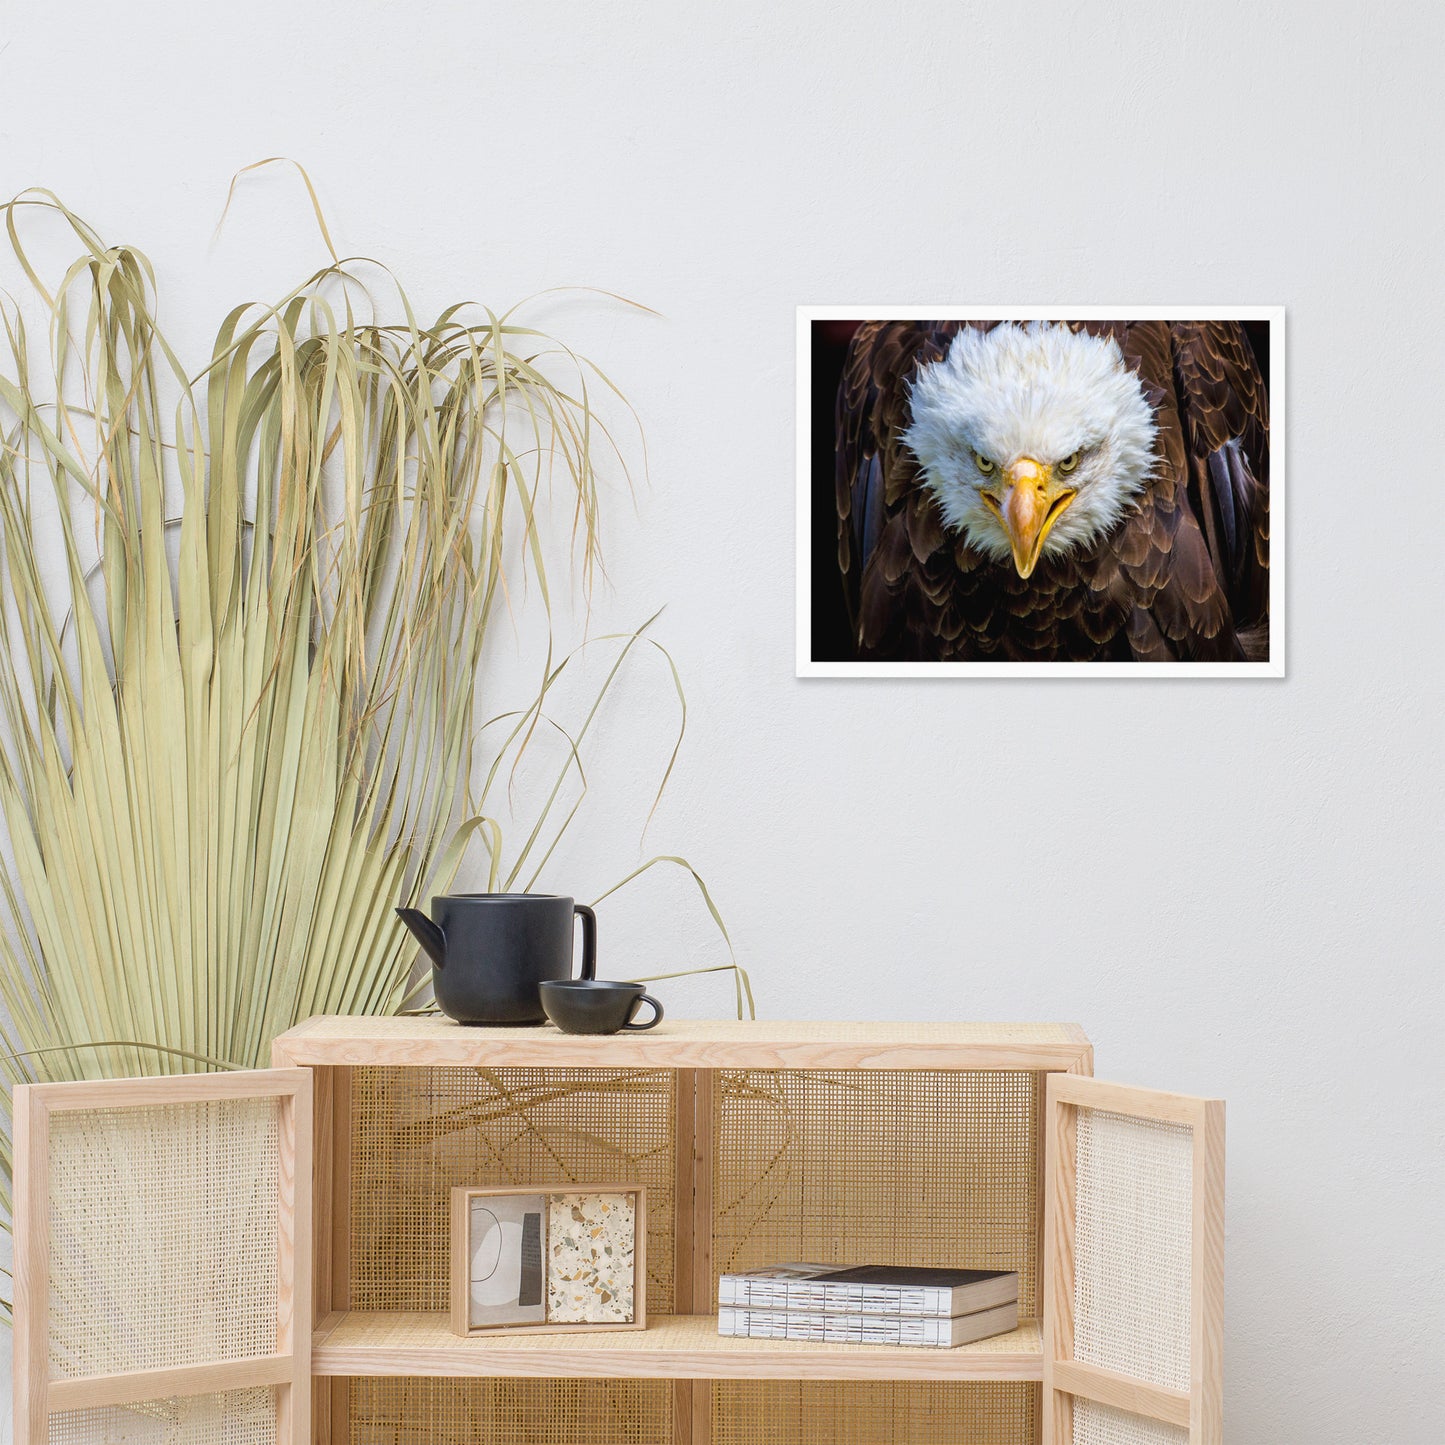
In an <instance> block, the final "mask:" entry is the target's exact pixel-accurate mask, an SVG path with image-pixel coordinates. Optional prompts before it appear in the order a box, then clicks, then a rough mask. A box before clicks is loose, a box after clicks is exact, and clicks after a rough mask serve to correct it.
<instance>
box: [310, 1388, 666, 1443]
mask: <svg viewBox="0 0 1445 1445" xmlns="http://www.w3.org/2000/svg"><path fill="white" fill-rule="evenodd" d="M349 1385H350V1409H349V1415H350V1421H351V1425H350V1431H349V1435H348V1442H349V1445H671V1442H672V1385H671V1383H670V1382H668V1381H666V1380H456V1379H415V1378H408V1377H404V1376H402V1377H392V1378H387V1379H365V1380H352V1381H350V1382H349ZM338 1445H339V1442H338Z"/></svg>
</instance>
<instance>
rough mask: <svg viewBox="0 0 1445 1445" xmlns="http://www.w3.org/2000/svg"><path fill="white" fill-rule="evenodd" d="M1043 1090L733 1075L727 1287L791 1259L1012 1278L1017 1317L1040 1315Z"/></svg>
mask: <svg viewBox="0 0 1445 1445" xmlns="http://www.w3.org/2000/svg"><path fill="white" fill-rule="evenodd" d="M1040 1077H1041V1076H1040V1075H1038V1074H1035V1073H1031V1072H1022V1071H1008V1072H1003V1071H964V1070H955V1071H939V1070H919V1071H896V1072H895V1071H887V1070H846V1071H825V1070H720V1071H719V1073H718V1075H717V1083H716V1086H715V1091H714V1105H713V1107H714V1123H713V1128H714V1140H715V1143H714V1149H713V1171H714V1174H713V1264H714V1274H715V1275H716V1274H718V1273H725V1272H727V1271H730V1270H738V1269H751V1268H755V1267H759V1266H762V1265H767V1264H777V1263H780V1262H781V1261H783V1260H819V1261H821V1262H823V1263H838V1264H844V1263H850V1264H861V1263H868V1264H917V1265H958V1266H962V1267H967V1268H976V1269H1013V1270H1017V1271H1018V1272H1019V1313H1020V1315H1023V1316H1032V1315H1036V1314H1037V1313H1038V1306H1037V1301H1038V1239H1039V1187H1040V1179H1039V1163H1040V1158H1039V1149H1040V1142H1039V1129H1038V1120H1039V1107H1040ZM710 1303H711V1304H715V1303H716V1300H715V1298H714V1300H713V1301H711V1302H710Z"/></svg>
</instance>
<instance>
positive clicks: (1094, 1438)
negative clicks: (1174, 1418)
mask: <svg viewBox="0 0 1445 1445" xmlns="http://www.w3.org/2000/svg"><path fill="white" fill-rule="evenodd" d="M1074 1445H1189V1432H1188V1431H1187V1430H1182V1429H1180V1428H1179V1426H1177V1425H1166V1424H1165V1423H1164V1422H1163V1421H1162V1420H1148V1419H1146V1418H1145V1417H1144V1416H1143V1415H1131V1414H1130V1413H1129V1412H1128V1411H1127V1410H1116V1409H1114V1408H1113V1406H1111V1405H1100V1404H1098V1403H1097V1402H1096V1401H1094V1400H1081V1399H1076V1400H1075V1401H1074Z"/></svg>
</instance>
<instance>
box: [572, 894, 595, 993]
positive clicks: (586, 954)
mask: <svg viewBox="0 0 1445 1445" xmlns="http://www.w3.org/2000/svg"><path fill="white" fill-rule="evenodd" d="M573 911H574V912H575V913H576V914H577V916H578V917H579V918H580V919H581V920H582V972H581V973H580V974H578V975H577V976H578V977H579V978H596V977H597V915H596V914H595V913H594V912H593V911H592V910H591V909H590V908H589V907H588V906H587V905H586V904H585V903H578V904H576V905H574V909H573Z"/></svg>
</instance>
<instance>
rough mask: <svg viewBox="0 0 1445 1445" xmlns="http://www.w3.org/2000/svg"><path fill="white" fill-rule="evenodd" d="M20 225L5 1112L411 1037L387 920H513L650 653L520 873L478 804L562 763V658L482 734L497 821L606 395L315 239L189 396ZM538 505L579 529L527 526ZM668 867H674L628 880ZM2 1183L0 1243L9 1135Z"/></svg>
mask: <svg viewBox="0 0 1445 1445" xmlns="http://www.w3.org/2000/svg"><path fill="white" fill-rule="evenodd" d="M303 174H304V173H303ZM307 187H308V190H309V188H310V182H309V180H308V181H307ZM311 194H312V203H313V205H315V194H314V192H312V193H311ZM36 208H40V209H43V210H44V211H45V212H46V213H47V214H48V216H49V217H50V218H51V219H52V220H54V219H56V218H59V219H60V220H61V221H62V222H63V223H64V224H65V225H66V226H68V228H69V230H70V232H71V233H73V236H74V238H75V240H76V241H77V242H78V250H79V257H78V259H77V260H76V261H75V263H74V264H73V265H72V266H71V267H70V269H69V270H68V272H67V273H66V274H65V276H64V278H63V280H62V281H61V283H60V284H59V286H58V287H56V288H55V289H53V290H52V289H49V288H47V286H46V285H45V284H44V282H43V281H42V279H41V277H40V275H39V274H38V272H37V269H36V267H35V265H34V264H33V263H32V260H31V257H30V254H29V253H28V251H27V248H26V245H25V244H24V242H23V241H22V233H23V232H24V231H25V227H26V224H28V222H29V221H31V220H33V219H34V218H35V211H36ZM3 214H4V218H5V224H6V232H7V236H8V239H9V244H10V248H11V250H12V252H13V255H14V257H15V259H16V261H17V262H18V264H19V268H20V271H21V272H22V273H23V276H24V278H25V279H26V281H27V282H28V285H29V288H30V289H31V292H32V293H33V294H32V295H31V297H30V298H28V300H27V301H26V303H25V305H16V304H14V303H11V304H7V305H5V306H4V307H3V324H4V330H5V340H6V342H7V343H8V357H6V359H5V362H4V363H3V364H0V428H3V447H0V813H3V819H4V826H5V832H6V835H7V845H8V849H9V852H10V854H11V859H10V861H9V862H8V866H6V867H5V868H4V869H3V870H0V888H3V919H0V1006H3V1012H4V1018H3V1020H0V1048H3V1053H4V1058H3V1061H0V1063H3V1069H4V1072H5V1075H6V1077H7V1078H8V1080H9V1081H10V1082H11V1083H15V1082H22V1081H26V1080H32V1079H36V1078H68V1077H82V1076H94V1075H96V1074H132V1073H153V1072H161V1071H175V1070H188V1069H204V1068H213V1067H227V1066H230V1067H252V1066H257V1065H263V1064H264V1063H265V1062H266V1061H267V1057H268V1052H269V1043H270V1040H271V1038H272V1037H273V1036H274V1035H275V1034H277V1033H279V1032H280V1031H282V1030H284V1029H286V1028H288V1027H289V1026H291V1025H292V1024H293V1023H294V1022H296V1021H297V1020H299V1019H302V1018H305V1017H307V1016H309V1015H311V1014H316V1013H387V1012H394V1011H397V1010H400V1009H402V1008H405V1007H408V1006H413V1005H420V1004H424V999H423V997H422V996H421V994H419V992H418V990H417V989H416V988H410V989H409V986H408V979H409V976H410V975H411V971H412V966H413V960H414V958H415V954H416V949H415V945H414V943H412V942H411V940H410V939H409V937H408V936H407V935H406V934H405V932H404V930H403V929H402V928H401V927H400V925H399V924H398V923H397V921H396V920H395V918H394V916H393V914H392V907H393V905H394V904H395V903H397V902H398V901H402V900H407V899H413V898H425V897H426V896H428V895H429V894H430V893H432V892H436V891H443V890H444V889H445V888H446V886H447V885H448V883H449V881H450V880H451V879H452V878H453V876H454V875H455V873H456V871H457V868H458V866H459V864H460V862H461V859H462V854H463V850H464V849H465V848H466V847H467V845H468V842H469V840H472V839H476V840H478V841H479V842H480V843H481V844H482V845H483V846H485V848H486V849H487V851H488V853H489V855H490V881H491V884H492V885H493V886H494V887H500V886H505V887H519V886H529V885H531V884H533V883H534V882H535V881H536V880H537V877H538V875H539V873H540V872H541V871H542V869H543V868H544V867H545V865H546V863H547V861H548V859H549V858H550V857H551V855H552V850H553V849H554V848H555V847H556V843H557V839H558V838H559V837H560V836H561V834H562V833H563V832H565V831H566V829H567V827H568V826H569V825H570V824H571V822H572V820H573V818H574V817H575V815H576V807H577V802H578V801H579V799H580V794H581V792H582V791H585V778H584V776H583V774H582V757H581V751H580V750H581V746H582V741H583V738H584V736H585V734H586V731H587V729H588V728H589V727H590V726H591V724H592V719H593V717H594V716H595V714H596V711H597V707H598V706H600V704H601V702H602V700H603V697H604V696H605V694H606V692H607V690H608V689H609V688H610V686H611V684H612V680H613V678H614V677H615V676H616V672H617V668H619V667H621V666H622V665H623V663H624V661H625V659H626V657H627V656H628V655H629V653H631V651H632V650H633V649H634V648H635V647H636V646H638V645H655V644H652V643H651V642H650V639H647V638H645V637H644V636H643V631H642V630H639V632H637V633H634V634H631V635H629V636H626V637H623V638H621V639H612V640H610V642H611V645H613V646H614V647H615V649H616V651H617V653H618V656H617V658H616V666H614V667H613V669H612V671H611V672H610V673H609V674H608V676H607V679H606V681H605V682H604V684H603V685H602V688H601V694H600V695H599V696H598V697H597V699H596V703H595V704H594V705H593V708H592V711H591V712H590V713H588V715H587V717H586V718H585V719H584V721H583V723H582V726H581V727H580V728H578V729H572V730H562V729H560V728H557V731H558V732H560V734H561V736H563V737H565V739H566V746H565V753H566V756H565V758H564V760H563V762H562V764H561V767H560V769H559V772H558V776H557V781H556V785H555V786H554V787H553V788H552V789H551V791H550V795H549V796H546V797H545V798H544V799H543V801H542V803H541V805H540V807H539V808H538V811H537V815H536V820H535V824H534V826H533V827H531V828H530V829H528V830H527V836H526V837H525V838H524V839H523V840H522V843H521V845H520V847H518V848H517V849H516V850H515V852H514V855H513V856H512V857H511V858H510V859H508V858H507V856H506V853H505V850H504V847H503V838H502V833H501V828H500V825H499V824H498V823H497V822H495V821H494V820H492V819H491V818H490V817H489V816H488V813H487V798H488V795H489V794H490V792H491V790H492V789H494V788H496V787H498V786H500V785H501V783H502V781H504V780H505V778H506V776H507V769H508V764H507V761H506V760H507V759H508V758H511V759H512V760H513V762H515V759H516V756H517V754H518V752H519V750H521V749H523V748H525V747H526V745H527V744H528V741H529V740H530V739H531V738H533V737H534V736H535V735H536V734H537V733H538V732H539V730H541V731H545V732H551V731H552V730H553V729H554V728H556V727H557V725H556V724H554V723H553V722H552V721H551V720H550V719H549V717H548V713H547V703H548V696H549V693H550V691H551V689H552V687H553V685H554V684H555V683H556V681H557V679H558V677H559V676H560V674H561V672H562V671H563V670H564V669H565V668H566V667H567V666H568V665H569V663H568V661H567V660H564V661H562V662H560V663H557V664H556V665H554V664H553V661H552V659H551V656H550V653H549V656H548V658H547V665H546V668H545V669H544V670H543V671H542V673H541V676H542V678H543V681H542V683H541V685H540V687H539V691H538V694H537V696H536V697H535V698H534V699H533V700H532V702H531V703H530V704H529V705H527V706H526V707H524V708H522V709H521V710H520V711H518V712H517V713H515V714H512V715H509V716H504V718H503V719H502V720H501V723H500V726H502V728H503V729H504V730H505V731H506V732H507V733H508V736H507V738H506V742H505V743H504V744H503V746H502V747H500V748H499V749H497V752H496V757H495V759H494V761H493V763H492V766H491V769H490V771H489V773H488V774H487V776H486V779H485V783H484V786H483V788H482V790H481V796H480V797H473V796H471V794H470V779H471V775H472V768H473V749H474V743H475V738H476V734H477V732H478V726H477V688H476V685H475V683H476V677H477V674H478V671H479V668H480V667H481V665H482V661H483V652H484V647H485V643H486V639H487V637H488V633H489V629H491V628H493V627H494V626H495V625H496V621H497V618H498V615H499V613H500V614H501V615H503V616H505V611H506V606H507V597H508V594H509V591H511V590H515V588H516V585H517V582H518V581H519V580H520V578H522V577H524V576H525V578H526V579H527V582H528V585H529V586H531V587H534V588H535V589H536V592H537V593H539V594H540V597H541V599H542V602H543V605H545V606H547V607H548V608H549V613H550V593H549V580H548V576H547V569H546V567H545V565H544V555H545V554H546V548H545V547H544V542H545V541H548V540H550V539H548V538H545V537H544V536H543V534H542V527H543V521H542V518H543V515H544V510H545V511H546V512H547V514H548V515H556V514H557V512H558V511H559V510H560V511H561V513H562V515H563V517H564V525H565V517H566V515H567V514H568V513H569V512H570V514H571V517H572V536H571V541H570V548H571V550H570V553H569V554H568V555H569V556H570V558H571V562H572V564H573V566H574V568H575V571H576V575H577V576H578V577H579V578H580V579H581V581H582V583H583V584H584V586H587V585H590V582H591V580H592V578H593V577H594V576H595V575H596V568H597V565H598V557H599V552H598V539H599V498H598V485H597V472H596V470H595V461H594V458H595V457H596V455H597V454H598V453H599V452H603V453H607V454H609V455H610V456H611V457H612V458H613V459H615V460H617V461H619V462H620V461H621V453H620V451H619V449H618V448H617V447H616V446H615V445H614V444H613V440H612V437H611V435H610V434H609V432H608V431H607V429H606V427H605V426H604V425H603V424H602V422H601V420H600V419H599V417H598V416H597V415H596V413H595V412H594V409H593V405H592V394H593V391H594V390H596V389H601V390H604V391H607V392H609V393H612V392H613V391H614V389H613V388H612V387H611V384H610V383H609V382H608V381H607V379H606V377H605V376H603V375H602V373H601V372H599V371H598V370H597V369H596V368H595V367H592V366H591V365H590V364H589V363H588V362H586V361H584V360H582V359H581V358H579V357H577V356H575V355H573V354H572V353H571V352H570V351H569V350H567V348H565V347H563V346H560V345H559V344H558V343H556V342H554V341H552V340H551V339H549V338H548V337H546V336H544V335H542V334H541V333H540V332H538V331H536V330H534V329H532V328H531V327H529V326H527V325H525V324H524V323H523V322H522V320H521V319H520V318H519V317H518V315H517V313H516V312H515V311H513V312H507V313H503V314H496V313H493V312H491V311H489V310H485V309H481V308H472V307H461V306H456V307H449V308H448V309H447V310H445V311H443V312H442V313H441V314H440V315H439V316H438V317H437V318H436V319H435V320H433V321H431V322H430V323H428V324H422V323H421V322H420V321H418V319H417V318H416V316H415V315H414V314H413V311H412V308H411V306H410V304H409V303H408V301H407V298H406V295H405V293H404V292H403V291H402V290H401V288H400V287H399V286H398V285H396V284H395V283H394V282H393V281H391V280H390V279H389V278H388V279H387V286H388V294H387V297H386V304H385V305H382V304H381V303H379V302H377V301H376V299H375V298H374V297H373V295H372V293H371V291H370V290H368V288H367V286H365V285H363V282H362V279H361V276H362V273H363V272H364V273H365V275H366V276H367V277H368V278H369V279H370V280H371V282H372V283H373V284H374V283H375V277H376V275H378V274H383V273H380V272H379V271H378V269H377V268H375V267H373V266H370V265H362V264H360V263H346V262H343V261H341V260H340V259H339V258H338V257H337V256H336V252H335V250H334V248H332V247H331V241H330V237H329V235H328V234H327V232H326V228H325V222H324V219H323V218H322V216H321V212H320V209H319V206H318V207H317V208H316V217H317V220H318V223H319V224H320V226H321V231H322V235H323V237H324V238H325V240H326V244H327V246H328V248H330V249H331V255H332V261H331V263H330V264H329V265H327V266H325V267H323V268H322V269H320V270H318V271H317V272H316V273H315V274H314V275H313V276H311V277H310V279H309V280H307V281H306V282H305V284H303V285H302V286H300V287H298V288H297V289H296V290H295V291H293V292H292V293H291V294H289V295H287V296H286V297H284V298H283V299H282V300H281V301H280V302H278V303H276V304H275V305H272V306H240V307H237V308H236V309H235V310H234V311H232V312H231V313H230V314H229V315H228V316H227V317H226V318H225V321H224V323H223V324H222V326H221V328H220V331H219V333H218V335H217V337H216V340H215V345H214V349H213V352H212V355H211V357H210V360H209V362H208V364H207V365H206V366H205V367H204V368H202V369H201V370H200V371H199V373H198V374H194V375H193V374H190V373H189V372H188V371H187V370H186V368H185V366H184V365H183V363H182V361H181V359H180V358H179V357H178V356H177V355H176V353H175V352H174V351H173V350H172V348H171V346H170V345H169V344H168V343H167V341H166V339H165V337H164V335H163V333H162V331H161V329H160V326H159V325H158V322H157V306H156V282H155V276H154V274H153V271H152V268H151V266H150V264H149V263H148V262H147V260H146V258H145V257H144V256H143V255H142V254H141V253H140V252H139V251H136V250H134V249H132V248H130V247H127V246H115V247H112V246H108V245H106V244H105V243H104V242H103V241H102V240H101V238H100V237H99V236H98V235H97V234H96V232H95V231H94V230H93V229H92V228H91V227H90V226H89V225H87V224H86V223H85V222H84V221H83V220H81V219H80V218H79V217H77V216H76V215H74V214H73V213H72V212H71V211H69V210H67V209H66V208H65V207H64V206H63V205H61V203H60V202H59V201H58V200H57V199H56V198H55V197H54V196H53V195H51V194H50V193H48V192H27V193H25V194H24V195H22V196H21V197H18V198H17V199H16V200H15V201H14V202H12V203H11V204H10V205H8V206H7V207H5V208H4V212H3ZM37 306H38V311H37ZM27 310H28V311H29V312H30V314H31V315H32V316H33V315H35V314H39V315H41V316H43V317H44V318H45V322H46V325H45V332H46V334H45V335H44V336H43V337H33V336H32V335H31V334H30V332H29V331H27V328H26V325H25V319H24V318H25V315H26V312H27ZM388 310H389V311H390V312H391V314H392V315H393V316H395V317H396V318H398V319H397V320H396V321H395V322H391V323H386V324H383V323H382V322H380V321H378V320H377V319H375V318H376V316H377V314H378V313H380V312H382V311H388ZM37 329H38V328H37ZM559 377H560V378H561V379H559ZM554 488H555V489H559V490H560V489H565V495H566V497H567V498H568V503H567V504H566V505H565V506H563V507H561V508H560V509H559V508H558V507H557V505H556V501H555V497H554V499H553V505H552V507H551V508H550V509H544V508H543V506H542V501H541V498H542V493H543V491H544V489H549V490H550V489H554ZM565 542H566V539H564V545H565ZM509 569H511V572H510V574H509ZM57 579H58V580H57ZM604 641H606V640H603V639H598V640H597V642H598V643H599V644H601V643H602V642H604ZM669 665H670V659H669ZM673 678H674V681H676V673H675V672H674V673H673ZM678 697H679V700H681V686H680V684H678ZM684 717H685V705H684ZM674 756H675V754H674ZM670 771H671V765H670V763H669V765H668V772H670ZM579 780H580V782H581V786H580V787H579V786H578V784H579ZM665 781H666V779H665V777H664V783H665ZM559 819H560V821H559ZM663 862H666V863H668V864H673V865H677V866H681V867H684V868H687V867H688V865H687V864H686V863H685V861H684V860H682V859H680V858H675V857H668V858H665V859H651V860H649V861H648V862H647V863H644V864H643V865H642V866H641V868H640V869H638V870H636V872H642V871H645V870H646V869H648V868H650V867H652V866H654V865H656V864H659V863H663ZM689 871H691V870H690V869H689ZM636 872H635V873H634V874H633V875H630V876H636ZM693 877H694V878H696V874H693ZM624 881H626V880H624ZM697 883H698V887H699V888H700V889H702V896H703V898H704V900H705V902H706V906H707V907H708V909H709V911H710V912H711V913H712V916H713V918H714V919H715V920H716V922H717V924H718V926H719V928H721V919H720V918H718V916H717V911H716V909H715V908H714V907H713V903H712V900H711V898H709V897H708V896H707V892H706V889H705V888H704V887H703V885H702V881H701V879H697ZM619 886H620V885H619ZM725 936H726V934H725V930H724V937H725ZM729 947H730V945H729ZM723 967H725V968H726V967H733V965H723ZM735 976H736V979H737V985H738V1007H739V1012H740V1014H741V1010H742V1006H743V1001H744V997H745V991H746V980H745V978H744V977H743V975H742V974H741V971H739V970H735ZM746 997H747V999H748V1003H749V1006H751V998H750V994H749V995H746ZM7 1125H8V1120H7ZM0 1156H3V1157H0V1170H3V1176H4V1188H5V1197H4V1200H3V1204H4V1206H5V1216H6V1218H7V1219H8V1217H9V1178H10V1163H11V1155H10V1142H9V1128H8V1127H6V1128H5V1129H4V1133H3V1140H0Z"/></svg>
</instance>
